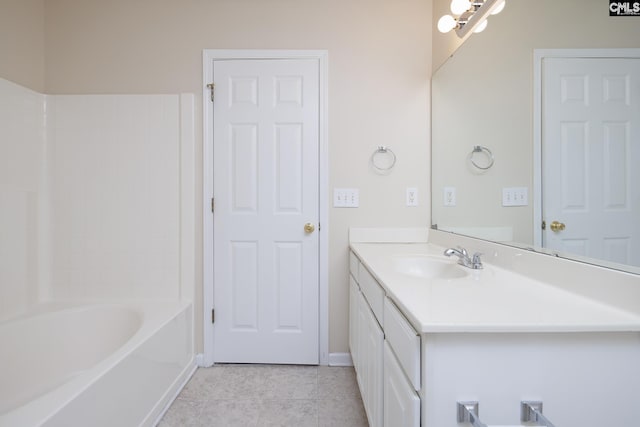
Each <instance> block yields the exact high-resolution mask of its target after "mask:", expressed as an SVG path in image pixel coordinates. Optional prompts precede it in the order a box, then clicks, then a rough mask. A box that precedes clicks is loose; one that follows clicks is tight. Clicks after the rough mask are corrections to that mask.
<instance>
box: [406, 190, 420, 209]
mask: <svg viewBox="0 0 640 427" xmlns="http://www.w3.org/2000/svg"><path fill="white" fill-rule="evenodd" d="M407 206H411V207H415V206H418V189H417V188H415V187H408V188H407Z"/></svg>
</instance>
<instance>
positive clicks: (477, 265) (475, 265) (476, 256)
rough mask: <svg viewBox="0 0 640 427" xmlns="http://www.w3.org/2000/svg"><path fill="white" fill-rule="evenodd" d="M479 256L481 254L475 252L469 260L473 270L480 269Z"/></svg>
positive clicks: (480, 261)
mask: <svg viewBox="0 0 640 427" xmlns="http://www.w3.org/2000/svg"><path fill="white" fill-rule="evenodd" d="M481 256H482V254H481V253H480V252H476V253H475V254H473V258H472V259H471V263H472V265H473V268H475V269H480V268H482V260H481V259H480V257H481Z"/></svg>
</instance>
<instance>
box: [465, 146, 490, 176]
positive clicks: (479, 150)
mask: <svg viewBox="0 0 640 427" xmlns="http://www.w3.org/2000/svg"><path fill="white" fill-rule="evenodd" d="M476 153H482V154H484V155H485V156H486V158H487V160H488V164H487V165H486V166H481V165H479V164H478V163H476V161H475V159H474V156H475V154H476ZM469 161H470V162H471V164H472V165H473V166H475V167H477V168H478V169H482V170H487V169H490V168H491V166H493V162H494V158H493V153H492V152H491V150H489V149H488V148H487V147H483V146H482V145H474V146H473V151H471V153H469Z"/></svg>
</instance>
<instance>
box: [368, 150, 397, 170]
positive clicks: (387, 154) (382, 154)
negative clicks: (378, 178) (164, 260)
mask: <svg viewBox="0 0 640 427" xmlns="http://www.w3.org/2000/svg"><path fill="white" fill-rule="evenodd" d="M371 164H372V165H373V167H374V168H375V169H376V170H377V171H379V172H388V171H390V170H391V169H392V168H393V167H394V166H395V165H396V154H395V153H394V152H393V151H392V150H391V148H389V147H386V146H384V145H379V146H378V148H377V149H376V151H374V152H373V154H372V155H371Z"/></svg>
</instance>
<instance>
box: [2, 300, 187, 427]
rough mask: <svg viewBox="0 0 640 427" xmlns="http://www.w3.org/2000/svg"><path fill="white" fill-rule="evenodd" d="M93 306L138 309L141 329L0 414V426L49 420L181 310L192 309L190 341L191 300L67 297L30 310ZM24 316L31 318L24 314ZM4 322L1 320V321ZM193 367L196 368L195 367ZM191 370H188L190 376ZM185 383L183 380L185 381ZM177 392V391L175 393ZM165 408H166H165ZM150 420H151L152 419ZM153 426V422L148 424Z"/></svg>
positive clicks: (39, 312)
mask: <svg viewBox="0 0 640 427" xmlns="http://www.w3.org/2000/svg"><path fill="white" fill-rule="evenodd" d="M93 306H119V307H126V308H129V309H133V310H134V311H137V312H138V313H139V315H140V316H141V318H142V324H141V325H140V328H139V329H138V330H137V331H136V332H135V333H134V334H133V335H132V336H131V337H130V338H129V339H128V340H127V341H126V342H125V343H124V344H123V345H122V346H121V347H119V348H118V349H117V350H115V351H114V352H113V353H112V354H110V355H109V356H107V357H105V358H104V359H103V360H101V361H100V362H98V363H97V364H96V365H94V366H93V367H91V368H89V369H87V370H85V371H83V372H81V373H79V374H78V375H76V376H74V377H73V378H70V379H69V380H68V381H66V382H65V383H63V384H61V385H59V386H58V387H56V388H55V389H53V390H51V391H49V392H46V393H44V394H42V395H40V396H38V397H36V398H34V399H33V400H32V401H30V402H27V403H25V404H24V405H22V406H19V407H16V408H14V409H12V410H10V411H8V412H5V413H3V414H0V427H4V426H10V425H14V424H12V423H13V422H15V421H13V420H16V421H19V422H20V423H22V424H21V425H28V426H38V425H42V424H44V423H46V422H47V421H48V420H50V419H52V418H53V417H54V416H55V415H56V414H57V413H58V412H59V411H60V410H62V408H64V407H65V406H67V405H68V404H69V403H70V402H72V401H73V400H74V399H76V398H77V397H78V396H80V395H81V394H82V393H84V392H85V391H86V390H87V389H89V388H90V387H91V386H92V385H93V384H95V383H96V382H97V381H98V380H100V379H101V378H102V377H103V376H104V375H106V374H107V373H108V372H109V371H110V370H111V369H113V368H114V367H115V366H116V365H118V364H119V363H121V362H122V361H123V360H124V359H125V358H126V357H127V356H129V355H130V354H131V353H133V352H134V351H135V350H136V349H137V348H138V347H139V346H140V345H141V344H142V343H144V342H146V341H147V340H149V339H150V338H152V337H153V336H154V335H155V334H156V333H158V332H159V331H160V330H161V329H162V328H164V327H165V326H167V325H168V324H169V323H170V322H172V321H173V320H174V319H176V318H177V317H178V316H180V315H181V314H182V313H183V312H184V311H186V310H188V309H191V313H190V316H189V319H188V320H189V322H190V334H191V342H192V343H193V303H192V302H191V301H186V300H185V301H179V300H164V299H154V300H150V299H137V300H127V301H123V300H115V299H114V300H86V299H85V300H79V299H74V300H68V301H62V300H60V301H51V302H47V303H45V304H42V305H40V306H38V307H37V308H36V309H35V310H34V311H30V314H31V313H33V315H34V316H40V315H46V313H47V312H48V311H42V310H46V308H47V307H49V308H50V307H56V308H58V309H57V310H53V311H65V310H77V309H81V307H87V308H88V307H93ZM24 316H25V315H20V316H16V317H13V318H12V320H11V321H14V320H17V319H21V318H23V317H24ZM26 316H27V317H30V316H28V315H26ZM2 323H3V324H4V322H2ZM195 366H196V365H195V355H194V351H193V348H192V349H191V357H190V360H189V362H188V363H187V367H186V368H185V370H183V372H182V373H181V377H183V376H185V375H186V374H187V373H188V371H189V370H190V369H191V367H195ZM194 369H195V368H194ZM192 373H193V372H190V373H189V377H190V375H191V374H192ZM181 382H182V381H181V378H178V379H177V380H176V381H175V382H174V384H173V386H174V387H175V386H177V385H180V383H181ZM185 382H186V381H185ZM171 394H172V390H168V391H167V392H166V393H165V394H164V395H163V396H164V397H163V399H162V400H163V401H164V400H166V398H167V396H170V395H171ZM176 394H177V393H176ZM163 401H161V402H158V403H157V404H156V406H155V407H154V408H153V410H152V411H151V412H150V413H149V414H148V415H147V419H146V420H145V422H144V423H143V424H144V425H147V423H149V422H150V421H149V420H148V418H151V417H153V418H155V415H154V413H158V412H159V411H160V410H161V409H163V407H164V406H165V405H167V402H163ZM165 410H166V409H165ZM152 421H153V420H152ZM148 425H153V424H148Z"/></svg>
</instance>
